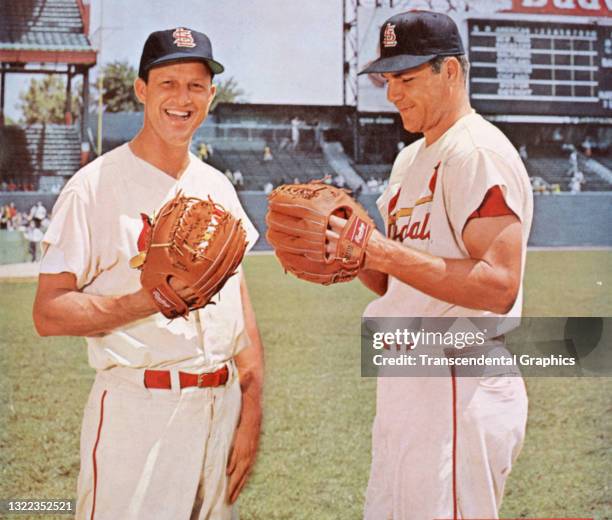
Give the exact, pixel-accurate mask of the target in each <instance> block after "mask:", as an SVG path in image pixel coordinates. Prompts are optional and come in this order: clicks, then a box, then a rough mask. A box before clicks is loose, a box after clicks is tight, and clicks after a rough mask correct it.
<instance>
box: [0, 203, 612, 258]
mask: <svg viewBox="0 0 612 520" xmlns="http://www.w3.org/2000/svg"><path fill="white" fill-rule="evenodd" d="M239 196H240V199H241V200H242V202H243V205H244V207H245V209H246V212H247V214H248V215H249V217H250V218H251V220H252V221H253V223H254V224H255V227H257V229H258V230H259V232H260V235H261V238H260V240H259V241H258V242H257V244H255V248H254V249H255V250H259V251H261V250H267V249H269V246H268V243H267V242H266V240H265V236H264V235H265V230H266V224H265V215H266V210H267V198H266V196H265V195H264V194H263V193H261V192H255V191H245V192H240V193H239ZM56 198H57V195H53V194H49V193H45V194H40V193H21V192H14V193H0V206H3V205H5V204H8V203H9V202H15V205H16V206H17V209H18V210H19V211H29V209H30V208H31V207H32V205H34V204H35V203H36V202H37V201H39V200H40V201H42V202H43V203H44V204H45V206H46V207H47V208H48V209H50V208H52V206H53V203H54V202H55V199H56ZM377 198H378V195H375V194H364V195H362V196H361V197H360V201H361V203H362V204H363V205H364V206H365V207H366V209H367V210H368V212H369V213H370V215H374V216H375V220H376V223H377V225H378V226H379V228H382V220H381V218H380V215H379V214H378V209H377V208H376V199H377ZM610 223H612V192H591V193H580V194H577V195H571V194H569V193H561V194H558V195H539V196H536V197H535V211H534V223H533V227H532V231H531V236H530V238H529V245H530V246H537V247H589V246H593V247H612V233H611V232H610V227H611V226H610ZM20 235H21V234H17V233H14V234H9V233H8V232H6V231H2V232H1V233H0V264H6V263H13V262H19V261H25V259H26V257H27V249H26V248H25V243H24V241H23V239H22V237H21V236H20Z"/></svg>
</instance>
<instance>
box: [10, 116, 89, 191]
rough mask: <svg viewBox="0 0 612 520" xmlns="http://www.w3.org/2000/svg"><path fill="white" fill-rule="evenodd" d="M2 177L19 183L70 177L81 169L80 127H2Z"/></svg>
mask: <svg viewBox="0 0 612 520" xmlns="http://www.w3.org/2000/svg"><path fill="white" fill-rule="evenodd" d="M0 141H1V142H2V143H3V146H2V147H1V151H0V178H1V179H2V180H4V181H9V180H13V181H15V182H17V183H22V182H31V181H32V180H34V181H35V184H37V180H38V178H40V177H43V176H45V177H50V176H62V177H64V176H70V175H72V174H73V173H74V172H76V171H77V170H78V169H79V166H80V159H81V152H80V150H81V148H80V138H79V131H78V128H77V127H75V126H65V125H31V126H27V127H21V126H6V127H4V128H0Z"/></svg>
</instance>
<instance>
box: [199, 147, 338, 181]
mask: <svg viewBox="0 0 612 520" xmlns="http://www.w3.org/2000/svg"><path fill="white" fill-rule="evenodd" d="M207 144H212V146H213V150H214V152H213V155H212V157H209V158H208V160H207V162H208V163H209V164H211V165H212V166H214V167H215V168H217V169H218V170H221V171H222V172H224V171H226V170H230V171H231V172H232V173H233V172H235V171H236V170H240V171H241V172H242V175H243V176H244V186H243V187H242V189H244V190H262V189H263V188H264V185H265V184H266V183H268V182H271V183H272V184H273V185H274V186H277V185H279V184H282V183H289V182H293V181H294V179H296V178H297V179H299V180H300V181H301V182H306V181H309V180H311V179H320V178H322V177H324V176H326V175H332V176H333V174H334V172H333V170H332V168H331V166H330V165H329V164H328V163H327V161H326V160H325V157H324V156H323V154H322V152H321V151H306V150H300V149H298V150H291V149H290V148H288V147H284V148H280V147H279V146H271V147H270V149H271V152H272V159H271V160H267V161H266V160H264V158H263V150H264V146H265V142H264V141H261V142H260V141H259V140H254V141H248V140H246V139H245V140H237V139H231V140H217V141H212V142H209V143H207Z"/></svg>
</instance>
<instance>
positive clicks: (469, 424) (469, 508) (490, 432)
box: [364, 112, 533, 520]
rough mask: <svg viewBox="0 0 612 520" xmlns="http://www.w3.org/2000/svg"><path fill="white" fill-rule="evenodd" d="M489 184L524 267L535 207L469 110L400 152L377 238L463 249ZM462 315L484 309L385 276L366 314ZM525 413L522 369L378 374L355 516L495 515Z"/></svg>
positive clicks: (513, 159) (504, 147)
mask: <svg viewBox="0 0 612 520" xmlns="http://www.w3.org/2000/svg"><path fill="white" fill-rule="evenodd" d="M494 186H499V187H500V188H501V191H502V194H503V196H504V200H505V202H506V205H507V206H508V207H509V208H510V209H511V210H512V211H513V212H514V213H515V215H516V216H517V217H518V218H519V220H520V221H521V224H522V229H523V258H522V272H523V271H524V266H525V252H526V246H527V238H528V235H529V230H530V227H531V221H532V214H533V199H532V194H531V187H530V183H529V178H528V175H527V173H526V171H525V168H524V166H523V163H522V161H521V160H520V158H519V155H518V153H517V151H516V150H515V149H514V147H513V146H512V144H511V143H510V142H509V141H508V140H507V138H506V137H505V136H504V135H503V134H502V133H501V132H500V131H499V130H498V129H497V128H495V127H494V126H493V125H491V124H490V123H488V122H487V121H485V120H484V119H483V118H482V117H481V116H479V115H478V114H476V113H474V112H472V113H470V114H468V115H466V116H464V117H463V118H461V119H460V120H458V121H457V122H456V123H455V124H454V125H453V126H452V127H451V128H450V129H449V130H447V132H446V133H445V134H444V135H442V136H441V137H440V138H439V139H438V140H437V141H436V142H434V143H432V144H431V145H429V146H427V145H426V143H425V140H424V139H421V140H419V141H417V142H415V143H413V144H411V145H410V146H408V147H406V148H404V149H403V150H402V151H401V152H400V154H399V155H398V157H397V159H396V161H395V164H394V165H393V170H392V173H391V177H390V182H389V186H388V187H387V189H386V191H385V192H384V193H383V195H382V196H381V197H380V198H379V200H378V207H379V209H380V212H381V214H382V216H383V219H384V221H385V224H386V227H387V236H388V237H389V238H391V239H394V240H397V241H400V242H402V243H403V244H405V245H406V246H409V247H411V248H414V249H418V250H421V251H426V252H428V253H431V254H432V255H435V256H439V257H444V258H469V253H468V251H467V248H466V246H465V244H464V242H463V237H462V232H463V229H464V227H465V224H466V222H467V221H468V219H469V217H470V215H471V214H472V213H473V212H474V211H475V210H477V209H478V208H479V206H480V205H481V203H482V202H483V199H484V198H485V195H486V194H487V192H488V191H489V189H490V188H492V187H494ZM521 285H522V284H521ZM522 295H523V291H522V287H521V289H520V290H519V294H518V297H517V299H516V302H515V303H514V306H513V308H512V310H511V311H510V312H509V313H508V316H514V317H515V316H520V313H521V307H522ZM462 316H493V315H492V314H491V313H489V312H487V311H482V310H475V309H469V308H465V307H460V306H458V305H454V304H451V303H448V302H444V301H441V300H438V299H436V298H433V297H431V296H429V295H427V294H425V293H423V292H421V291H418V290H417V289H414V288H413V287H411V286H409V285H407V284H405V283H403V282H401V281H399V280H397V279H395V278H393V277H391V276H390V277H389V283H388V290H387V292H386V293H385V294H384V295H383V296H382V297H380V298H378V299H376V300H374V301H373V302H372V303H370V305H368V307H367V308H366V310H365V312H364V317H462ZM512 321H513V322H514V323H515V322H516V320H512ZM500 332H504V328H503V325H502V326H501V327H500ZM526 414H527V399H526V394H525V390H524V385H523V381H522V379H521V378H520V377H482V378H461V377H457V378H455V377H454V376H453V377H450V374H449V377H448V378H446V377H379V378H378V385H377V408H376V419H375V422H374V428H373V439H372V452H373V455H372V470H371V474H370V481H369V484H368V491H367V495H366V506H365V518H366V519H368V520H383V519H384V520H387V519H393V520H412V519H414V520H424V519H432V518H497V511H498V508H499V505H500V503H501V497H502V494H503V487H504V482H505V479H506V477H507V474H508V472H509V469H510V467H511V465H512V461H513V460H514V458H515V457H516V456H517V454H518V451H519V448H520V446H521V443H522V439H523V436H524V428H525V423H526Z"/></svg>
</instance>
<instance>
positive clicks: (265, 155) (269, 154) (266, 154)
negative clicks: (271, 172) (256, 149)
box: [263, 145, 274, 161]
mask: <svg viewBox="0 0 612 520" xmlns="http://www.w3.org/2000/svg"><path fill="white" fill-rule="evenodd" d="M272 159H274V156H273V155H272V150H270V147H269V146H268V145H266V146H264V151H263V160H264V161H271V160H272Z"/></svg>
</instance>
